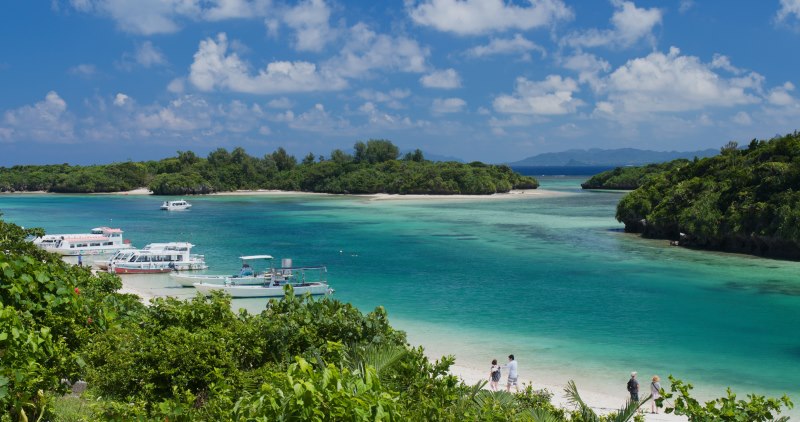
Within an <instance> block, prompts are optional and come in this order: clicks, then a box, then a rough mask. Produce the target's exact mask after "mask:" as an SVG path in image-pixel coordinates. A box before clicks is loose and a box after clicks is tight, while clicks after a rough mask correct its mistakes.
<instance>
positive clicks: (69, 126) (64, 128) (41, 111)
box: [0, 91, 75, 143]
mask: <svg viewBox="0 0 800 422" xmlns="http://www.w3.org/2000/svg"><path fill="white" fill-rule="evenodd" d="M0 138H3V139H4V140H6V141H16V142H19V141H26V140H34V141H46V142H53V143H59V142H71V141H73V140H74V139H75V133H74V122H73V118H72V116H71V115H69V113H68V112H67V102H66V101H64V100H63V99H62V98H61V97H60V96H59V95H58V93H56V92H55V91H50V92H48V93H47V95H46V96H45V98H44V100H42V101H39V102H37V103H35V104H33V105H26V106H22V107H20V108H17V109H14V110H9V111H6V112H5V113H4V115H3V121H2V124H0Z"/></svg>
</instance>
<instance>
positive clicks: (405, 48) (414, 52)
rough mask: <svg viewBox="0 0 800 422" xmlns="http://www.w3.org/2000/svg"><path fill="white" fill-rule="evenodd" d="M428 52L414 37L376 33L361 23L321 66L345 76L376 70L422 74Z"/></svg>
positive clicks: (352, 76) (352, 29)
mask: <svg viewBox="0 0 800 422" xmlns="http://www.w3.org/2000/svg"><path fill="white" fill-rule="evenodd" d="M429 54H430V52H429V51H428V49H427V48H423V47H422V46H420V45H419V43H417V42H416V41H415V40H413V39H410V38H407V37H404V36H389V35H385V34H378V33H376V32H374V31H372V30H371V29H369V27H368V26H367V25H366V24H364V23H361V22H360V23H357V24H356V25H353V27H351V28H350V30H349V31H348V34H347V42H345V45H344V47H343V48H342V50H341V52H340V53H339V54H338V55H337V56H336V57H333V58H332V59H330V60H328V61H327V62H326V63H325V64H324V67H325V68H326V69H329V70H330V72H331V73H336V74H337V75H340V76H342V77H345V78H356V77H360V76H364V75H366V74H368V73H369V72H371V71H372V70H377V69H384V70H394V71H400V72H411V73H421V72H424V71H425V69H426V65H425V60H426V58H427V56H428V55H429Z"/></svg>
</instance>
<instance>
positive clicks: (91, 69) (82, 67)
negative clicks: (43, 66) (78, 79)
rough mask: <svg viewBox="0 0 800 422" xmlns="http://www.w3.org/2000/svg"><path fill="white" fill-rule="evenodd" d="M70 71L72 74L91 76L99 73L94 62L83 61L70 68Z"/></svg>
mask: <svg viewBox="0 0 800 422" xmlns="http://www.w3.org/2000/svg"><path fill="white" fill-rule="evenodd" d="M69 73H70V74H72V75H77V76H83V77H86V78H88V77H91V76H94V74H95V73H97V68H96V67H95V66H94V65H93V64H87V63H82V64H79V65H77V66H72V67H71V68H69Z"/></svg>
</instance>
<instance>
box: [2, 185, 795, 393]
mask: <svg viewBox="0 0 800 422" xmlns="http://www.w3.org/2000/svg"><path fill="white" fill-rule="evenodd" d="M583 179H585V178H575V177H543V178H541V181H542V188H543V189H552V190H558V191H561V192H562V193H563V194H564V195H561V196H557V197H548V198H529V199H520V198H517V199H509V200H474V201H473V200H466V201H462V200H445V201H440V200H402V201H401V200H386V201H370V200H367V199H364V198H353V197H347V198H343V197H335V196H286V197H283V196H282V197H265V196H245V197H235V196H216V197H199V198H192V199H191V202H192V203H193V204H194V207H193V208H192V209H191V210H190V211H187V212H171V213H168V212H162V211H159V210H158V205H159V204H160V202H161V201H162V200H163V198H154V197H147V196H121V195H119V196H118V195H112V196H66V195H2V196H0V211H2V212H3V213H4V218H5V219H7V220H9V221H12V222H15V223H18V224H21V225H23V226H41V227H44V228H45V229H47V231H48V232H51V233H59V232H84V231H86V230H88V229H89V228H91V227H95V226H99V225H107V224H110V225H113V226H119V227H121V228H123V229H124V230H125V231H126V236H127V237H128V238H130V239H131V240H132V242H133V243H134V245H137V246H144V245H145V244H146V243H151V242H158V241H191V242H193V243H195V244H196V245H197V247H196V252H198V253H202V254H205V255H206V259H207V262H208V264H209V265H210V266H211V271H210V272H214V273H230V272H235V271H236V270H237V269H238V268H239V262H238V260H237V259H236V257H237V256H239V255H245V254H260V253H269V254H272V255H274V256H276V257H291V258H293V259H294V263H295V264H296V265H313V264H318V263H323V264H326V265H327V266H328V270H329V281H330V283H331V285H332V286H333V287H334V288H335V289H336V294H335V296H336V297H337V298H338V299H341V300H344V301H349V302H352V303H353V304H355V305H356V306H358V307H359V308H361V309H362V310H364V311H368V310H371V309H372V308H374V307H375V306H378V305H383V306H384V307H385V308H386V309H387V310H388V312H389V315H390V318H391V320H392V321H393V323H394V324H395V325H397V326H399V327H400V328H403V329H406V330H407V331H408V333H409V338H410V339H411V340H412V342H414V343H421V344H424V345H425V346H426V347H427V348H429V350H432V351H433V352H440V353H454V354H456V355H457V359H458V361H459V363H461V364H464V365H467V366H474V367H480V368H483V367H484V366H486V362H488V361H490V360H491V359H492V358H500V359H501V358H502V357H504V356H505V355H507V354H509V353H514V354H515V355H516V356H517V358H518V360H519V361H520V365H521V372H522V374H521V375H522V376H523V378H534V379H547V380H552V381H558V382H561V383H563V382H566V380H567V379H569V378H574V379H576V380H578V382H579V386H580V385H588V386H591V387H592V388H594V389H597V390H600V391H605V392H607V393H609V394H621V395H625V394H626V393H625V391H624V383H625V381H626V380H627V377H628V372H629V371H631V370H637V371H639V372H640V373H641V374H643V375H644V376H647V377H649V376H650V374H659V375H661V376H662V377H664V378H666V375H668V374H674V375H675V376H677V377H679V378H682V379H684V380H688V381H691V382H692V383H693V384H694V385H695V386H696V388H697V390H698V392H700V393H701V395H703V396H711V395H714V396H719V395H722V394H723V392H724V390H723V387H724V386H727V385H731V386H732V387H734V390H735V391H737V392H739V393H742V394H743V393H746V392H758V393H762V394H770V395H778V394H783V393H789V394H790V396H792V397H793V398H794V399H795V401H800V386H799V385H800V384H799V383H798V379H800V277H799V276H798V270H800V263H795V262H786V261H775V260H767V259H760V258H753V257H747V256H742V255H733V254H721V253H713V252H701V251H692V250H687V249H683V248H675V247H670V246H668V245H667V244H666V242H664V241H651V240H643V239H640V238H638V237H635V236H632V235H628V234H625V233H622V232H621V228H622V227H621V225H620V224H619V223H617V222H616V221H615V220H614V218H613V215H614V209H615V205H616V203H617V201H618V200H619V198H620V197H621V194H620V193H615V192H583V191H581V190H580V188H579V186H578V184H579V183H580V181H582V180H583ZM137 277H138V278H133V279H132V280H133V282H134V283H141V284H142V285H143V286H146V287H148V288H151V289H153V291H154V292H157V293H159V294H177V295H179V296H191V295H192V289H179V288H177V287H175V285H173V284H171V283H170V281H169V278H168V277H163V276H137ZM236 304H237V306H242V307H245V308H248V309H250V310H254V311H255V310H258V309H260V308H261V307H262V306H263V301H261V300H247V301H237V303H236Z"/></svg>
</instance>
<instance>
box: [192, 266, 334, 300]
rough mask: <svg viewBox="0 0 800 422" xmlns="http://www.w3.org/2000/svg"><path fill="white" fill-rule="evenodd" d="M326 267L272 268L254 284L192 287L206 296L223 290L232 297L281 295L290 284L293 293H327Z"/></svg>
mask: <svg viewBox="0 0 800 422" xmlns="http://www.w3.org/2000/svg"><path fill="white" fill-rule="evenodd" d="M327 274H328V269H327V268H326V267H325V266H316V267H281V268H273V269H272V270H271V271H270V274H269V275H267V276H265V280H266V281H264V282H262V283H261V284H256V285H243V284H236V283H235V282H226V283H224V284H219V283H194V285H193V286H194V288H196V289H197V291H199V292H200V293H202V294H204V295H206V296H208V295H210V294H211V292H213V291H222V292H225V293H227V294H229V295H231V297H234V298H248V297H283V295H284V286H287V285H289V286H292V289H293V290H294V294H295V295H304V294H306V293H309V294H311V295H328V294H331V293H333V289H331V288H330V286H329V285H328V281H327V280H326V278H327Z"/></svg>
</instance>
